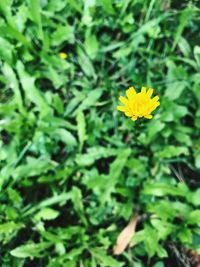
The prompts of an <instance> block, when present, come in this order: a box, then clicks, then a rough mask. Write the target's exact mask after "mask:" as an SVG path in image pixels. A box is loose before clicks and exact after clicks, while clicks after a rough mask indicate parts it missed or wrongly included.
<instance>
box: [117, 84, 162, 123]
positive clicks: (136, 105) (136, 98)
mask: <svg viewBox="0 0 200 267" xmlns="http://www.w3.org/2000/svg"><path fill="white" fill-rule="evenodd" d="M152 94H153V89H152V88H149V89H148V91H147V89H146V87H142V89H141V92H140V93H136V91H135V89H134V88H133V87H130V88H129V89H128V90H126V96H127V98H125V97H123V96H120V97H119V101H120V102H122V103H123V104H124V106H117V109H118V110H119V111H122V112H124V113H125V115H126V116H127V117H131V119H132V120H133V121H136V120H137V119H138V118H142V117H144V118H146V119H152V117H153V116H152V115H151V112H152V111H154V110H155V109H156V108H157V107H158V106H159V105H160V102H159V101H158V100H159V97H158V96H155V97H154V98H151V96H152Z"/></svg>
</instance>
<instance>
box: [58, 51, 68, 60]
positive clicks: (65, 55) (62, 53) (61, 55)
mask: <svg viewBox="0 0 200 267" xmlns="http://www.w3.org/2000/svg"><path fill="white" fill-rule="evenodd" d="M59 56H60V58H61V59H66V58H67V54H66V53H64V52H60V53H59Z"/></svg>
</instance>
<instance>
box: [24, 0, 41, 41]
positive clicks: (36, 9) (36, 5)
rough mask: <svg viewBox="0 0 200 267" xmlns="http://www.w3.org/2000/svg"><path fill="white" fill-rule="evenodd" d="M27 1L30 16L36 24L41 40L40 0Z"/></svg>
mask: <svg viewBox="0 0 200 267" xmlns="http://www.w3.org/2000/svg"><path fill="white" fill-rule="evenodd" d="M28 2H29V4H30V8H29V11H30V14H31V16H32V19H33V21H34V22H35V23H36V24H37V25H38V28H39V36H40V38H41V39H42V40H43V30H42V19H41V11H40V0H28Z"/></svg>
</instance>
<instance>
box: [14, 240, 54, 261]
mask: <svg viewBox="0 0 200 267" xmlns="http://www.w3.org/2000/svg"><path fill="white" fill-rule="evenodd" d="M49 247H50V244H49V243H45V242H43V243H39V244H35V243H32V244H26V245H22V246H19V247H17V248H15V249H13V250H11V252H10V254H11V255H12V256H14V257H17V258H29V257H34V258H39V257H41V256H42V253H43V252H44V251H45V250H46V249H47V248H49Z"/></svg>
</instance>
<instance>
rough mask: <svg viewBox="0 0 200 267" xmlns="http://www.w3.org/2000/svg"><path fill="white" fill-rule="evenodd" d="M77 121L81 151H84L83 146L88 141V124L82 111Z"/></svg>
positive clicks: (78, 114)
mask: <svg viewBox="0 0 200 267" xmlns="http://www.w3.org/2000/svg"><path fill="white" fill-rule="evenodd" d="M76 121H77V130H78V138H79V143H80V151H82V148H83V144H84V141H85V139H86V123H85V116H84V113H83V112H82V111H79V112H78V113H77V116H76Z"/></svg>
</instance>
